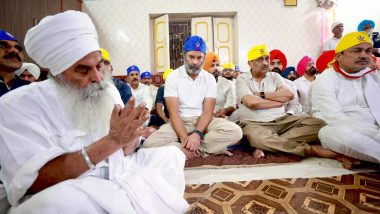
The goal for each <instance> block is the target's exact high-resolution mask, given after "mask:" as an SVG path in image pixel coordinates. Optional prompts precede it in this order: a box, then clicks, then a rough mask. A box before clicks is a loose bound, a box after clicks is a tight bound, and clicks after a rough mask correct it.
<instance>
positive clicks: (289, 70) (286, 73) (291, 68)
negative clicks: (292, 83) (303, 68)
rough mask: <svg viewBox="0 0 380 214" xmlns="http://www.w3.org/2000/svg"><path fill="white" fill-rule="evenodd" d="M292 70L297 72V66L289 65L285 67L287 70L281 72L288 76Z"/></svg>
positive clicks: (282, 74) (283, 75)
mask: <svg viewBox="0 0 380 214" xmlns="http://www.w3.org/2000/svg"><path fill="white" fill-rule="evenodd" d="M291 71H293V72H294V73H296V68H295V67H293V66H289V67H287V68H285V70H284V71H283V72H282V73H281V76H282V77H284V78H286V77H287V76H288V75H289V74H290V72H291Z"/></svg>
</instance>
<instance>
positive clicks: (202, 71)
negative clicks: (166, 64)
mask: <svg viewBox="0 0 380 214" xmlns="http://www.w3.org/2000/svg"><path fill="white" fill-rule="evenodd" d="M204 72H207V71H205V70H203V68H202V69H201V71H200V72H199V74H198V76H197V77H196V78H195V80H196V79H198V77H203V75H204ZM179 76H180V77H181V78H190V79H192V78H191V77H190V76H189V74H187V71H186V69H185V65H182V66H181V67H180V72H179ZM195 80H194V81H195Z"/></svg>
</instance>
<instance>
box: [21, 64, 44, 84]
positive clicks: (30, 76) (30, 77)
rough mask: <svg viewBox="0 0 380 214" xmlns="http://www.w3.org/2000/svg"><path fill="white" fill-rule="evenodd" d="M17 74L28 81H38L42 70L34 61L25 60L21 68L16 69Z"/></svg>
mask: <svg viewBox="0 0 380 214" xmlns="http://www.w3.org/2000/svg"><path fill="white" fill-rule="evenodd" d="M16 75H17V76H19V77H20V78H21V79H23V80H26V81H28V82H36V81H38V78H39V77H40V75H41V70H40V68H39V67H38V66H37V65H36V64H34V63H29V62H24V63H22V66H21V68H20V69H18V70H17V71H16Z"/></svg>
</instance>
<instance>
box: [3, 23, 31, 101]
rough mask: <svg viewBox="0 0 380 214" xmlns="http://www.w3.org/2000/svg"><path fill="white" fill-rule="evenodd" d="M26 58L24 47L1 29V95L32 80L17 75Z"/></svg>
mask: <svg viewBox="0 0 380 214" xmlns="http://www.w3.org/2000/svg"><path fill="white" fill-rule="evenodd" d="M23 59H24V54H23V48H22V47H21V45H20V44H19V42H18V41H17V39H16V38H15V37H14V36H13V35H12V34H10V33H9V32H7V31H4V30H0V97H1V96H3V95H4V94H6V93H8V92H9V91H11V90H14V89H16V88H18V87H21V86H24V85H27V84H29V83H30V82H28V81H26V80H23V79H21V78H20V77H19V76H17V75H16V70H18V69H20V68H21V66H22V62H23Z"/></svg>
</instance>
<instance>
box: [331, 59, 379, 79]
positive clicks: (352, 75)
mask: <svg viewBox="0 0 380 214" xmlns="http://www.w3.org/2000/svg"><path fill="white" fill-rule="evenodd" d="M332 67H333V69H334V71H336V72H337V73H339V74H341V75H342V76H344V77H346V78H348V79H357V78H360V77H362V76H364V75H366V74H369V73H371V72H372V71H375V70H373V69H372V70H371V69H369V68H366V69H363V70H361V71H359V72H358V73H355V74H350V73H347V72H345V71H344V70H343V69H341V68H340V67H339V64H338V62H337V61H335V62H334V64H333V66H332Z"/></svg>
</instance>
